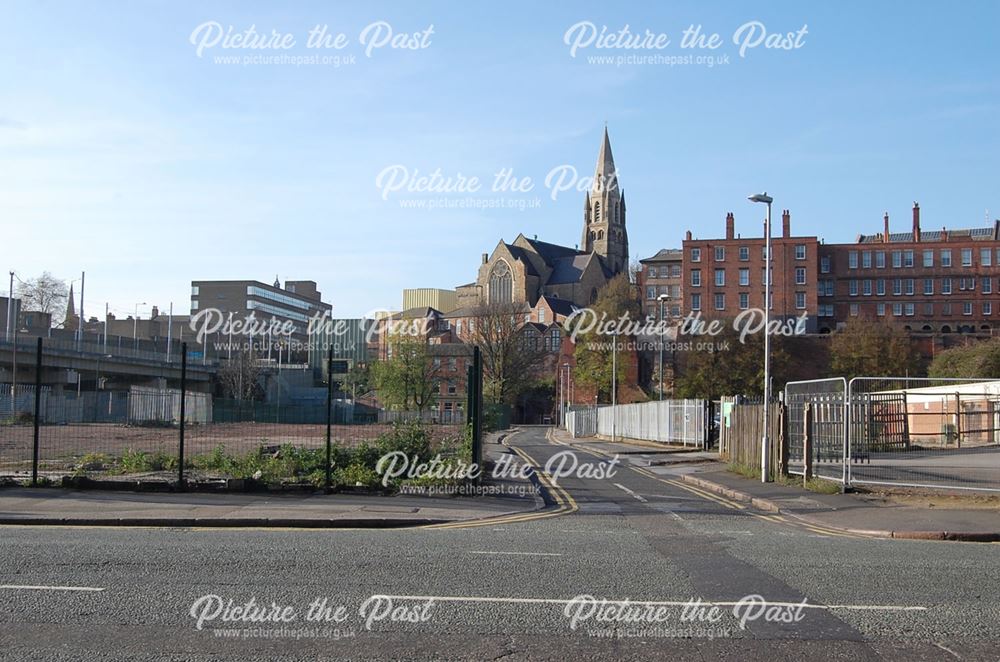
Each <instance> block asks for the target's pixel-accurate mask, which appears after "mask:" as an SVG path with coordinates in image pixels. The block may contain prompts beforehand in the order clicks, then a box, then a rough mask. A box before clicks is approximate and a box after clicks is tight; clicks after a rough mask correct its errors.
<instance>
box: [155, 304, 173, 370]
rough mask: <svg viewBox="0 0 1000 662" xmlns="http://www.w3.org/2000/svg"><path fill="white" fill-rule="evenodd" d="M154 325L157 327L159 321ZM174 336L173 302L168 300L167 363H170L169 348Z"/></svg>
mask: <svg viewBox="0 0 1000 662" xmlns="http://www.w3.org/2000/svg"><path fill="white" fill-rule="evenodd" d="M156 326H157V327H159V326H160V323H159V322H157V323H156ZM173 337H174V302H173V301H171V302H170V313H169V314H168V316H167V363H170V349H171V343H172V342H173Z"/></svg>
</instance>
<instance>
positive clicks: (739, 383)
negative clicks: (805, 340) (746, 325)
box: [676, 322, 790, 400]
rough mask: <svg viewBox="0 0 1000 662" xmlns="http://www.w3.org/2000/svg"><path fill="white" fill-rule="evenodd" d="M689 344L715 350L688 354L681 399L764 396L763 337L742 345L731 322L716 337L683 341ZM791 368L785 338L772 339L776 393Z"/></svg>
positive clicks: (753, 337) (679, 384)
mask: <svg viewBox="0 0 1000 662" xmlns="http://www.w3.org/2000/svg"><path fill="white" fill-rule="evenodd" d="M687 341H691V342H692V343H693V344H694V345H695V346H697V345H710V346H711V347H712V349H711V350H708V349H692V350H690V351H688V352H686V353H685V354H684V356H683V357H682V360H681V368H680V370H679V372H680V374H679V375H678V377H677V388H676V392H677V396H678V397H681V398H702V399H706V400H717V399H719V398H720V397H722V396H724V395H748V396H757V397H760V396H763V394H764V336H763V334H760V333H756V334H753V335H747V336H746V338H745V342H742V343H741V342H740V336H739V333H737V332H736V330H735V329H734V328H733V325H732V324H731V323H728V322H727V323H726V324H724V325H723V329H722V331H721V332H720V333H719V334H718V335H716V336H709V335H704V336H695V337H692V338H687V337H684V338H682V339H681V342H687ZM789 364H790V357H789V354H788V352H787V351H786V350H785V338H784V337H783V336H775V335H772V336H771V385H772V393H777V392H778V391H779V390H780V389H781V388H783V387H784V384H785V381H786V374H787V372H788V367H789Z"/></svg>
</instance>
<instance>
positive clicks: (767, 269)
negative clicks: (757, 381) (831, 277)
mask: <svg viewBox="0 0 1000 662" xmlns="http://www.w3.org/2000/svg"><path fill="white" fill-rule="evenodd" d="M771 202H772V201H771V199H770V198H768V200H767V216H766V218H765V220H764V251H765V252H766V253H767V259H766V261H765V262H764V438H763V439H762V440H761V446H760V481H761V482H762V483H766V482H768V481H769V480H770V476H769V475H768V470H769V468H770V462H769V459H770V452H771V439H770V430H769V427H768V425H769V419H770V409H771V331H770V324H771Z"/></svg>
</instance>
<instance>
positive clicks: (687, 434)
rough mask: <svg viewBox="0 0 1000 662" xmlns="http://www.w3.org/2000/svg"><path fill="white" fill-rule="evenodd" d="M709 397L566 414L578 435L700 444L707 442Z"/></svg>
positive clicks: (642, 403) (575, 433) (687, 444)
mask: <svg viewBox="0 0 1000 662" xmlns="http://www.w3.org/2000/svg"><path fill="white" fill-rule="evenodd" d="M706 404H707V403H706V401H705V400H663V401H660V402H640V403H636V404H630V405H616V406H603V407H597V408H596V409H585V410H576V411H571V412H569V413H567V415H566V430H567V431H569V432H570V434H572V435H573V436H574V437H590V436H595V435H599V436H602V437H614V438H617V439H621V438H625V439H640V440H645V441H659V442H662V443H668V444H681V445H684V446H695V447H700V446H702V445H703V444H704V442H705V422H706V421H705V419H706V412H707V406H706Z"/></svg>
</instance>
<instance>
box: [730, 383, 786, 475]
mask: <svg viewBox="0 0 1000 662" xmlns="http://www.w3.org/2000/svg"><path fill="white" fill-rule="evenodd" d="M733 400H734V401H729V399H728V398H724V399H723V403H722V404H723V409H722V421H721V426H720V433H721V434H720V440H719V449H720V450H719V455H720V457H722V459H723V460H725V461H726V462H730V463H732V464H737V465H740V466H742V467H745V468H747V469H759V468H760V466H761V445H762V440H763V438H764V405H763V404H762V403H747V402H743V401H740V400H737V399H733ZM727 405H728V406H727ZM781 417H782V405H781V403H778V402H772V403H771V405H770V410H769V411H768V422H767V427H768V430H769V432H768V438H769V440H770V442H771V443H770V448H769V455H770V459H769V465H768V466H769V467H770V469H769V471H770V472H771V474H772V475H773V474H774V473H775V472H776V471H777V468H778V461H779V457H780V451H781V437H782V425H781V423H782V421H781Z"/></svg>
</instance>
